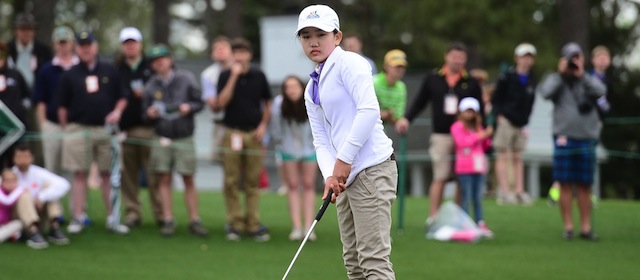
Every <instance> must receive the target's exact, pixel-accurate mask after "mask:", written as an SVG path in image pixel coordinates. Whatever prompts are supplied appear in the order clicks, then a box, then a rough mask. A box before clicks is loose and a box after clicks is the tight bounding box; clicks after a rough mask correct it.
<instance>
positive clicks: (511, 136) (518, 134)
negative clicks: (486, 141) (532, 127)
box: [493, 118, 527, 152]
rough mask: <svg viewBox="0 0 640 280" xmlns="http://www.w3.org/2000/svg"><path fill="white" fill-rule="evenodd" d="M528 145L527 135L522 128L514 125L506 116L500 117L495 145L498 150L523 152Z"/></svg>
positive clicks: (494, 139)
mask: <svg viewBox="0 0 640 280" xmlns="http://www.w3.org/2000/svg"><path fill="white" fill-rule="evenodd" d="M526 145H527V136H525V135H524V134H523V133H522V128H519V127H516V126H514V125H512V124H511V122H510V121H509V120H507V119H506V118H499V120H498V125H497V127H496V135H495V137H494V138H493V146H494V147H495V148H496V149H498V150H513V151H516V152H521V151H523V150H524V149H525V148H526Z"/></svg>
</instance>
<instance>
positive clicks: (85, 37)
mask: <svg viewBox="0 0 640 280" xmlns="http://www.w3.org/2000/svg"><path fill="white" fill-rule="evenodd" d="M76 41H78V44H80V45H84V44H91V43H93V42H95V41H96V37H95V36H93V33H92V32H91V31H88V30H85V31H82V32H80V33H78V35H77V36H76Z"/></svg>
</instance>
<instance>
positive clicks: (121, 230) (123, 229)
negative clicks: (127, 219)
mask: <svg viewBox="0 0 640 280" xmlns="http://www.w3.org/2000/svg"><path fill="white" fill-rule="evenodd" d="M106 227H107V229H108V230H110V231H111V232H113V233H116V234H128V233H129V227H128V226H125V225H124V224H117V225H116V224H115V223H113V222H110V221H107V224H106Z"/></svg>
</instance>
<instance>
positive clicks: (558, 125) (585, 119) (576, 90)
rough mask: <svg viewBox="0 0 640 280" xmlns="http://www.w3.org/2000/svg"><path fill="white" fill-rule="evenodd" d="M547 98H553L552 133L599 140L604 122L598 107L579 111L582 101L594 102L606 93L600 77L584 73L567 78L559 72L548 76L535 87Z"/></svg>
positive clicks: (580, 138)
mask: <svg viewBox="0 0 640 280" xmlns="http://www.w3.org/2000/svg"><path fill="white" fill-rule="evenodd" d="M536 92H537V93H538V94H540V95H541V96H542V97H544V98H545V99H550V100H551V101H553V104H554V106H553V134H554V135H558V136H567V137H569V138H573V139H579V140H597V139H598V138H599V137H600V130H601V129H602V124H601V123H600V119H599V118H598V112H597V110H596V108H595V107H593V108H592V109H591V111H589V112H586V113H580V111H579V109H578V107H579V103H580V102H581V101H582V102H585V103H591V105H592V106H594V105H593V104H594V103H593V101H592V100H596V99H597V98H598V97H601V96H604V95H605V94H606V92H607V89H606V87H605V85H604V84H603V83H602V82H600V80H598V79H596V78H594V77H592V76H590V75H583V76H582V77H581V78H579V79H578V78H567V77H563V76H562V75H560V74H559V73H553V74H550V75H548V76H547V77H546V78H545V79H544V80H543V81H542V83H540V85H538V88H537V90H536Z"/></svg>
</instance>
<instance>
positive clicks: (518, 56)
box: [491, 43, 536, 205]
mask: <svg viewBox="0 0 640 280" xmlns="http://www.w3.org/2000/svg"><path fill="white" fill-rule="evenodd" d="M514 55H515V62H516V66H515V68H514V69H510V70H508V71H507V72H506V73H503V74H502V75H500V78H498V82H497V85H496V91H495V92H494V93H493V96H492V99H491V103H492V106H493V114H494V115H495V116H496V129H495V130H496V134H495V137H494V142H493V146H494V147H495V148H496V150H497V152H498V153H497V154H498V156H497V159H496V168H495V170H496V177H497V178H498V185H499V192H500V193H499V194H498V197H497V203H498V204H516V203H521V204H524V205H530V204H531V203H532V201H531V197H529V195H528V194H527V193H526V192H525V191H524V164H523V162H522V151H524V149H525V147H526V144H527V134H528V131H527V128H526V125H527V124H528V123H529V116H530V115H531V110H532V108H533V101H534V100H535V88H536V79H535V77H534V76H533V74H532V73H531V68H532V67H533V64H534V62H535V55H536V48H535V47H534V46H533V45H531V44H528V43H522V44H520V45H518V46H517V47H516V49H515V52H514ZM509 166H511V167H513V174H514V181H515V191H514V192H511V191H510V190H509V176H508V174H509V170H508V168H509Z"/></svg>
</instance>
